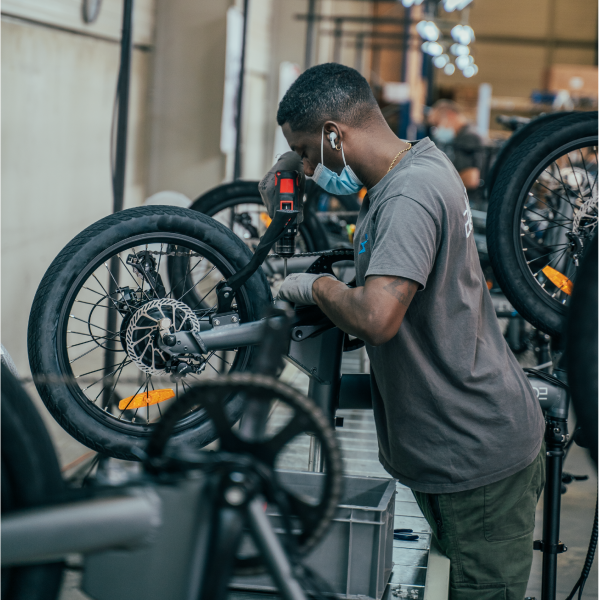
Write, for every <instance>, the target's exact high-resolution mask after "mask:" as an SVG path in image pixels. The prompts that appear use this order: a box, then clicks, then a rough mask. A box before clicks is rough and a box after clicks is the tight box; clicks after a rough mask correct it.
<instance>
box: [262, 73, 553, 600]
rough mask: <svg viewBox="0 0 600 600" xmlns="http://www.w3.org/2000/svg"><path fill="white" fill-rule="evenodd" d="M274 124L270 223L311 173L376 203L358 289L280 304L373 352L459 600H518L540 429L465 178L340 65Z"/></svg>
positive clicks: (387, 415) (387, 455)
mask: <svg viewBox="0 0 600 600" xmlns="http://www.w3.org/2000/svg"><path fill="white" fill-rule="evenodd" d="M277 121H278V123H279V124H280V125H281V126H282V128H283V133H284V135H285V137H286V139H287V141H288V143H289V145H290V147H291V148H292V150H293V151H295V152H296V153H297V155H298V156H294V154H293V153H292V152H289V153H286V154H285V155H283V156H282V157H281V159H280V160H279V162H278V163H277V165H275V167H273V169H272V170H271V171H270V172H269V173H268V174H267V176H266V177H265V178H264V179H263V181H262V182H261V184H260V190H261V193H262V196H263V200H264V201H265V203H266V204H267V206H268V207H269V210H270V212H271V213H272V212H273V211H274V210H275V208H276V206H275V202H276V196H275V194H274V193H273V187H274V186H273V178H274V173H275V171H276V170H277V169H296V170H298V171H300V172H302V163H303V168H304V173H305V174H306V175H308V176H312V178H313V179H314V180H315V181H316V182H317V183H318V184H319V185H321V186H323V187H324V188H325V189H326V190H328V191H333V190H344V191H348V190H350V191H352V190H354V189H355V188H356V187H357V186H362V185H363V184H364V185H365V186H366V187H367V189H368V194H367V196H366V197H365V199H364V200H363V204H362V207H361V211H360V214H359V218H358V222H357V228H356V233H355V242H354V252H355V262H356V283H357V286H356V287H355V288H349V287H348V286H346V285H345V284H344V283H342V282H340V281H338V280H336V279H335V278H334V277H332V276H328V275H325V276H324V275H312V274H307V273H301V274H294V275H290V276H289V277H288V278H287V279H286V280H285V281H284V283H283V284H282V287H281V290H280V297H282V298H284V299H286V300H288V301H290V302H293V303H296V304H307V303H315V304H317V305H318V306H319V307H320V308H321V309H322V310H323V312H324V313H325V314H326V315H327V316H328V317H329V318H330V319H331V320H332V321H333V322H334V323H335V324H336V325H337V326H338V327H339V328H340V329H342V330H343V331H345V332H347V333H349V334H351V335H355V336H358V337H359V338H361V339H363V340H365V342H366V348H367V352H368V354H369V358H370V360H371V369H372V373H371V382H372V400H373V410H374V416H375V422H376V426H377V434H378V443H379V458H380V461H381V463H382V465H383V466H384V467H385V469H386V470H387V471H388V472H389V473H390V474H391V475H393V476H394V477H396V478H397V479H399V480H400V482H402V483H403V484H405V485H407V486H408V487H410V488H411V489H412V490H413V493H414V495H415V498H416V500H417V502H418V503H419V506H420V507H421V510H422V511H423V513H424V515H425V517H426V518H427V520H428V522H429V523H430V525H431V527H432V529H433V535H435V536H436V538H437V539H438V541H439V543H440V545H441V547H442V549H443V551H444V552H445V553H446V555H447V556H448V557H449V558H450V561H451V598H452V600H474V599H477V600H486V599H487V600H496V599H498V600H500V599H502V600H523V597H524V595H525V590H526V586H527V581H528V577H529V571H530V568H531V561H532V552H533V550H532V541H533V538H532V536H533V527H534V514H535V507H536V503H537V500H538V497H539V494H540V493H541V491H542V487H543V483H544V451H543V449H542V436H543V431H544V421H543V417H542V414H541V410H540V407H539V405H538V403H537V401H536V399H535V396H534V393H533V390H532V388H531V387H530V386H529V384H528V382H527V379H526V377H525V375H524V374H523V372H522V370H521V369H520V367H519V365H518V364H517V362H516V360H515V358H514V357H513V355H512V354H511V352H510V351H509V349H508V347H507V345H506V342H505V341H504V338H503V337H502V333H501V331H500V328H499V326H498V322H497V319H496V315H495V312H494V307H493V305H492V301H491V298H490V296H489V293H488V291H487V288H486V285H485V281H484V279H483V275H482V273H481V268H480V266H479V260H478V257H477V250H476V248H475V243H474V241H473V235H472V224H471V219H470V212H469V205H468V201H467V197H466V193H465V188H464V186H463V184H462V181H461V179H460V177H459V176H458V174H457V172H456V170H455V169H454V167H453V166H452V164H451V163H450V161H449V160H448V158H447V157H446V156H445V155H444V154H443V153H442V152H441V151H439V150H438V149H437V148H436V146H435V145H434V144H433V143H432V142H431V141H430V140H429V139H428V138H425V139H424V140H421V141H419V142H406V141H403V140H399V139H398V138H397V137H396V136H395V135H394V133H393V132H392V131H391V130H390V128H389V127H388V125H387V123H386V122H385V119H384V118H383V115H382V114H381V111H380V110H379V107H378V105H377V102H376V101H375V98H374V97H373V94H372V93H371V90H370V88H369V85H368V83H367V81H366V80H365V79H364V78H363V77H362V76H361V75H360V74H359V73H358V72H357V71H355V70H354V69H350V68H348V67H344V66H342V65H338V64H325V65H319V66H317V67H313V68H311V69H309V70H307V71H306V72H305V73H303V74H302V75H301V76H300V77H299V78H298V79H297V80H296V82H295V83H294V84H293V85H292V86H291V87H290V89H289V90H288V92H287V94H286V95H285V97H284V98H283V100H282V101H281V104H280V105H279V110H278V113H277ZM300 159H301V160H302V162H301V161H300Z"/></svg>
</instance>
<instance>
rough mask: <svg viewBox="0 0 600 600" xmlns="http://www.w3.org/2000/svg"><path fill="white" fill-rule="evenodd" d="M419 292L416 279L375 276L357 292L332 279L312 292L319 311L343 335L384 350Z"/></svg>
mask: <svg viewBox="0 0 600 600" xmlns="http://www.w3.org/2000/svg"><path fill="white" fill-rule="evenodd" d="M418 288H419V284H418V283H417V282H416V281H413V280H412V279H405V278H403V277H388V276H381V275H371V276H369V277H367V281H366V283H365V285H364V286H363V287H357V288H349V287H347V286H346V285H345V284H343V283H342V282H340V281H337V280H334V281H332V279H331V278H322V279H318V280H317V281H315V282H314V285H313V288H312V292H313V297H314V300H315V302H316V304H317V305H318V306H319V308H320V309H321V310H322V311H323V312H324V313H325V314H326V315H327V316H328V317H329V318H330V319H331V320H332V321H333V322H334V323H335V324H336V326H337V327H339V328H340V329H341V330H342V331H345V332H346V333H349V334H350V335H354V336H356V337H358V338H360V339H361V340H364V341H365V342H367V344H369V345H371V346H380V345H381V344H385V343H386V342H388V341H389V340H391V339H392V338H393V337H394V336H395V335H396V333H398V329H400V325H402V320H403V319H404V315H405V314H406V311H407V309H408V307H409V305H410V303H411V300H412V299H413V297H414V295H415V293H416V292H417V289H418Z"/></svg>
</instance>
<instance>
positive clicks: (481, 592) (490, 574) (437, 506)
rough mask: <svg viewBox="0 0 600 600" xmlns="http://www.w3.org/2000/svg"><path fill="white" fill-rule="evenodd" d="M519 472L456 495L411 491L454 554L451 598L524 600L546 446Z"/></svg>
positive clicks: (447, 549)
mask: <svg viewBox="0 0 600 600" xmlns="http://www.w3.org/2000/svg"><path fill="white" fill-rule="evenodd" d="M545 446H546V445H545V443H543V444H542V449H541V450H540V453H539V454H538V456H537V457H536V459H535V460H534V461H533V463H531V465H529V466H528V467H526V468H525V469H523V470H522V471H519V472H518V473H515V474H514V475H511V476H510V477H507V478H506V479H502V480H501V481H498V482H496V483H492V484H490V485H485V486H482V487H479V488H476V489H474V490H468V491H466V492H456V493H452V494H424V493H421V492H415V491H413V494H414V496H415V498H416V500H417V503H418V504H419V507H420V508H421V511H422V512H423V515H425V518H426V519H427V521H428V522H429V524H430V525H431V528H432V533H433V535H434V536H435V537H436V539H437V541H438V543H439V545H440V547H441V549H442V551H443V552H444V554H445V555H446V556H447V557H448V558H449V559H450V600H523V599H524V597H525V591H526V589H527V582H528V580H529V572H530V571H531V562H532V560H533V528H534V524H535V508H536V505H537V503H538V499H539V497H540V494H541V493H542V490H543V489H544V482H545V479H546V447H545Z"/></svg>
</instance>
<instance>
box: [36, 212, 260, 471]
mask: <svg viewBox="0 0 600 600" xmlns="http://www.w3.org/2000/svg"><path fill="white" fill-rule="evenodd" d="M168 233H176V234H179V235H181V236H187V237H188V238H192V239H196V240H199V241H201V242H202V243H204V244H206V245H207V246H210V247H211V248H215V249H218V252H219V253H220V254H221V255H223V256H224V257H226V260H227V261H228V262H229V263H230V264H231V267H232V270H233V271H234V272H235V271H237V270H239V269H240V268H242V267H243V266H244V265H246V264H247V262H248V261H249V260H250V258H251V253H250V251H249V250H248V248H247V247H246V246H245V245H244V244H243V242H242V241H241V240H239V239H238V238H237V237H236V236H235V235H234V234H233V233H232V232H231V231H229V230H228V229H227V228H226V227H224V226H223V225H221V224H220V223H218V222H216V221H215V220H214V219H210V218H209V217H207V216H205V215H202V214H201V213H198V212H195V211H190V210H188V209H183V208H178V207H172V206H144V207H139V208H132V209H128V210H124V211H121V212H119V213H116V214H114V215H110V216H108V217H105V218H104V219H101V220H100V221H98V222H97V223H94V224H93V225H91V226H90V227H88V228H87V229H85V230H84V231H83V232H81V233H80V234H79V235H77V236H76V237H75V238H74V239H73V240H71V242H69V243H68V244H67V245H66V246H65V248H64V249H63V250H62V251H61V252H60V254H59V255H58V256H57V257H56V258H55V259H54V261H53V262H52V264H51V265H50V267H49V268H48V270H47V271H46V274H45V275H44V278H43V279H42V282H41V283H40V285H39V288H38V290H37V292H36V295H35V298H34V301H33V306H32V309H31V314H30V318H29V327H28V351H29V362H30V365H31V371H32V374H33V376H34V381H35V382H36V387H37V389H38V392H39V393H40V396H41V397H42V400H43V401H44V403H45V404H46V406H47V407H48V410H49V411H50V413H51V414H52V416H53V417H54V418H55V419H56V421H57V422H58V423H59V424H60V425H61V426H62V427H63V429H65V430H66V431H67V432H68V433H69V434H70V435H71V436H73V437H74V438H75V439H77V440H78V441H79V442H81V443H82V444H84V445H85V446H87V447H89V448H91V449H93V450H96V451H97V452H100V453H103V454H108V455H109V456H113V457H115V458H121V459H125V460H138V457H137V453H136V452H135V450H134V451H132V450H133V449H134V448H137V449H140V450H142V449H143V448H144V447H145V444H146V443H147V440H148V436H149V435H150V430H151V427H148V428H147V429H148V432H147V433H146V434H145V435H141V434H137V433H136V434H135V435H134V434H133V433H131V434H130V433H126V432H125V431H123V430H121V429H119V430H116V429H112V428H111V427H107V426H104V427H99V424H101V423H100V422H99V421H98V420H97V419H96V418H95V416H94V413H92V412H91V411H89V410H86V408H84V406H83V405H82V404H81V402H80V401H79V400H78V399H77V398H76V397H75V396H74V395H73V393H72V392H71V391H70V389H69V387H68V386H67V385H65V384H64V383H62V382H61V381H60V378H61V377H62V376H63V369H61V362H60V348H59V347H58V345H59V338H60V332H59V330H58V329H59V328H58V325H59V320H60V318H61V314H62V310H63V304H64V302H65V300H66V299H67V298H68V295H69V293H70V290H72V288H73V286H74V285H75V284H76V281H77V278H78V276H79V274H80V273H81V272H82V271H84V270H85V268H86V266H87V265H88V263H89V262H91V261H93V260H94V257H95V256H98V255H99V254H100V253H101V252H103V251H105V249H107V248H110V247H112V245H114V244H118V243H121V242H122V241H123V240H126V239H127V238H131V237H133V236H135V235H137V234H139V235H142V234H156V235H160V234H168ZM242 292H243V293H244V294H245V296H247V298H248V319H249V320H255V319H258V318H260V317H261V316H262V311H263V310H264V309H265V308H266V307H267V306H268V305H269V304H270V303H271V301H272V298H271V292H270V288H269V285H268V283H267V280H266V278H265V276H264V274H263V272H262V270H260V269H259V270H258V271H257V272H256V273H254V275H253V276H252V277H251V278H250V279H249V280H248V282H247V283H246V284H245V285H244V287H243V288H242ZM255 351H256V349H255V348H253V349H251V353H252V354H251V356H250V359H249V360H248V362H247V364H246V368H250V367H251V364H252V356H253V355H254V353H255ZM229 404H230V405H231V406H230V407H228V410H230V411H231V412H230V416H231V418H232V419H233V420H236V419H237V418H239V415H240V414H241V410H242V403H241V401H237V400H236V401H235V402H234V401H232V402H230V403H229ZM212 439H213V438H212V437H211V431H210V428H209V427H208V424H207V423H206V422H201V423H198V424H196V425H194V424H191V425H190V426H189V427H187V428H185V429H183V430H181V431H179V432H178V433H177V434H176V435H175V438H174V440H175V442H176V443H178V444H182V445H188V446H192V447H202V446H204V445H206V444H207V443H210V442H211V441H212Z"/></svg>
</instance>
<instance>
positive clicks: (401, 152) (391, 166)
mask: <svg viewBox="0 0 600 600" xmlns="http://www.w3.org/2000/svg"><path fill="white" fill-rule="evenodd" d="M406 143H407V144H408V148H404V150H400V152H398V154H396V156H394V160H393V161H392V164H391V165H390V168H389V169H388V170H387V172H388V173H389V172H390V171H391V170H392V168H393V166H394V163H395V162H396V161H397V160H398V157H399V156H400V155H401V154H403V153H404V152H408V151H409V150H410V149H411V148H412V144H411V143H410V142H406ZM386 175H387V173H386Z"/></svg>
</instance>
